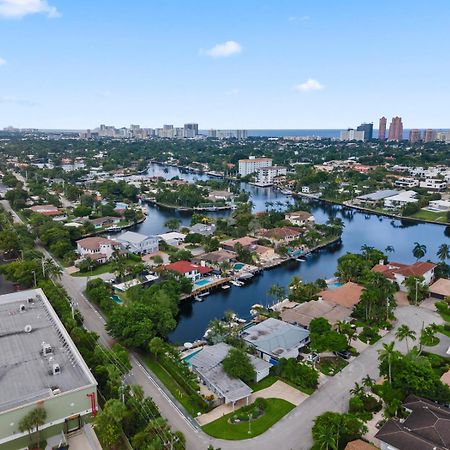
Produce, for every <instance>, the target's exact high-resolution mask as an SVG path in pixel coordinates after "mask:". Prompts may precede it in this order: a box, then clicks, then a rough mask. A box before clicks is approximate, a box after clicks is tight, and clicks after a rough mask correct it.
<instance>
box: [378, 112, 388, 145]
mask: <svg viewBox="0 0 450 450" xmlns="http://www.w3.org/2000/svg"><path fill="white" fill-rule="evenodd" d="M386 123H387V119H386V117H384V116H383V117H382V118H381V119H380V124H379V125H378V140H380V141H384V140H385V139H386Z"/></svg>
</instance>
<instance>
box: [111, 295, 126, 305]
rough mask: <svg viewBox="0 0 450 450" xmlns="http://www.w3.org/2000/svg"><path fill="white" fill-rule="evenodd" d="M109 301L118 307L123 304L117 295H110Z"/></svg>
mask: <svg viewBox="0 0 450 450" xmlns="http://www.w3.org/2000/svg"><path fill="white" fill-rule="evenodd" d="M111 299H112V301H113V302H115V303H117V304H118V305H121V304H122V303H123V302H122V299H121V298H120V297H119V296H118V295H115V294H114V295H112V296H111Z"/></svg>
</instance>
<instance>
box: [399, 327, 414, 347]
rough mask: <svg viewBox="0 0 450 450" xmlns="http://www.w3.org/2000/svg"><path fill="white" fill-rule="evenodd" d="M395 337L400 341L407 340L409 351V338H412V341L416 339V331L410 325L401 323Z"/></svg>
mask: <svg viewBox="0 0 450 450" xmlns="http://www.w3.org/2000/svg"><path fill="white" fill-rule="evenodd" d="M395 337H396V338H397V339H398V340H399V341H403V340H405V341H406V352H407V353H409V344H408V339H411V340H412V341H415V340H416V332H415V331H414V330H411V328H409V327H408V325H401V326H400V327H399V329H398V330H397V332H396V333H395Z"/></svg>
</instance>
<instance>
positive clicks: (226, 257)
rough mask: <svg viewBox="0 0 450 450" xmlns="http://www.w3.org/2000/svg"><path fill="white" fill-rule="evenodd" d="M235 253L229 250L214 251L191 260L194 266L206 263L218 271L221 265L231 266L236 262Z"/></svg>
mask: <svg viewBox="0 0 450 450" xmlns="http://www.w3.org/2000/svg"><path fill="white" fill-rule="evenodd" d="M237 256H238V255H237V253H236V252H232V251H230V250H216V251H214V252H209V253H203V255H200V256H197V257H196V258H194V259H193V260H192V262H193V263H195V264H202V261H204V262H205V263H208V264H209V265H210V266H211V267H213V268H214V269H220V266H221V265H222V264H223V263H226V264H230V265H231V264H232V263H234V262H236V260H237Z"/></svg>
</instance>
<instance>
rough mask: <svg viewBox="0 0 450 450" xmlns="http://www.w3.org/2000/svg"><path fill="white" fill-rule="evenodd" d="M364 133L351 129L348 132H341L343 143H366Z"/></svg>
mask: <svg viewBox="0 0 450 450" xmlns="http://www.w3.org/2000/svg"><path fill="white" fill-rule="evenodd" d="M364 134H365V133H364V131H357V130H354V129H353V128H349V129H348V130H346V131H341V135H340V139H341V141H364Z"/></svg>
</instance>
